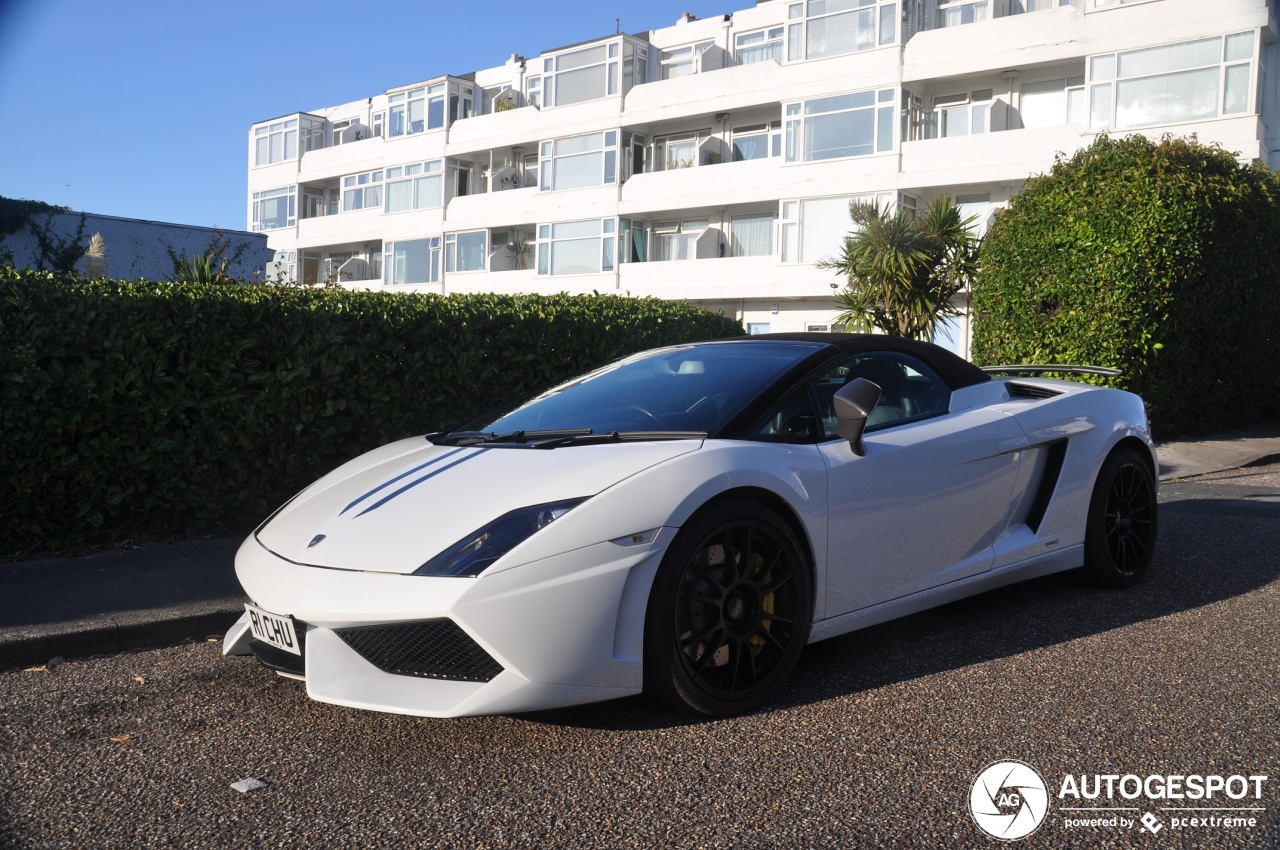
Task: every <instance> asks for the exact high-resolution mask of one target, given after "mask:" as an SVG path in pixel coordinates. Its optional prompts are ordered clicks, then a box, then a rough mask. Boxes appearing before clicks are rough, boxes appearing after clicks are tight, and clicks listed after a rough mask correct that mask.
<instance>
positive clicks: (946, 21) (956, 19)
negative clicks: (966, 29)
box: [935, 0, 991, 27]
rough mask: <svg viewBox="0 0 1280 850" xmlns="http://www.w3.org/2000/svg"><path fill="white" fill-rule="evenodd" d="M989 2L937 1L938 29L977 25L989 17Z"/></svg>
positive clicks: (976, 0) (974, 0)
mask: <svg viewBox="0 0 1280 850" xmlns="http://www.w3.org/2000/svg"><path fill="white" fill-rule="evenodd" d="M990 8H991V6H990V2H989V0H938V15H937V17H936V18H935V20H936V22H937V26H939V27H959V26H964V25H966V24H977V23H981V22H983V21H985V20H986V19H987V18H988V17H989V16H990Z"/></svg>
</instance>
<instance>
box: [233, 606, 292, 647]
mask: <svg viewBox="0 0 1280 850" xmlns="http://www.w3.org/2000/svg"><path fill="white" fill-rule="evenodd" d="M244 610H245V611H247V612H248V613H249V631H251V632H253V636H254V637H255V638H257V639H258V640H260V641H262V642H263V643H269V644H271V645H272V646H274V647H276V648H277V649H283V650H284V651H285V652H292V653H293V654H294V655H301V654H302V650H301V649H300V648H299V646H298V633H297V632H295V631H294V629H293V618H292V617H282V616H280V615H279V614H272V613H271V612H270V611H263V610H262V609H261V608H259V607H258V606H257V605H250V604H249V603H248V602H246V603H245V604H244Z"/></svg>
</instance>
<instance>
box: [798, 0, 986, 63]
mask: <svg viewBox="0 0 1280 850" xmlns="http://www.w3.org/2000/svg"><path fill="white" fill-rule="evenodd" d="M983 1H984V2H985V0H983ZM904 2H905V0H904ZM898 9H899V6H898V2H897V0H803V2H800V3H791V4H789V5H788V6H787V39H786V51H785V52H786V60H787V62H809V61H813V60H817V59H830V58H832V57H835V56H847V55H849V54H850V53H861V52H863V51H865V50H874V49H876V48H878V47H888V46H892V45H896V44H897V43H898V29H899V28H898ZM843 19H848V21H846V20H843ZM863 21H867V22H869V24H870V26H869V29H868V28H866V27H864V26H862V25H861V24H862V22H863ZM848 22H853V23H854V26H853V27H852V28H849V29H848V32H851V33H853V34H854V36H853V38H854V40H853V41H852V42H851V43H850V44H849V45H847V46H846V45H841V44H836V43H830V44H828V43H826V42H824V40H823V36H824V35H826V34H827V33H828V31H829V32H830V33H831V34H832V35H835V34H837V33H838V32H839V28H842V27H846V25H847V23H848ZM860 31H861V32H866V31H869V32H870V33H871V38H870V39H869V40H858V37H857V34H858V33H859V32H860Z"/></svg>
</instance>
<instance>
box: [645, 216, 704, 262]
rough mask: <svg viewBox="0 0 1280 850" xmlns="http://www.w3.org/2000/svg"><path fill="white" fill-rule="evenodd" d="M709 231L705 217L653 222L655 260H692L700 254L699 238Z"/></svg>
mask: <svg viewBox="0 0 1280 850" xmlns="http://www.w3.org/2000/svg"><path fill="white" fill-rule="evenodd" d="M706 232H707V220H706V219H705V218H691V219H686V220H684V221H655V222H654V223H653V240H652V245H653V259H654V260H658V261H661V260H692V259H696V258H697V256H698V240H699V239H700V238H702V234H704V233H706Z"/></svg>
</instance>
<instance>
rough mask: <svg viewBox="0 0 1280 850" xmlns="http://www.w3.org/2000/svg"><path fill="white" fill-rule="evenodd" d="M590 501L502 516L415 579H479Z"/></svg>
mask: <svg viewBox="0 0 1280 850" xmlns="http://www.w3.org/2000/svg"><path fill="white" fill-rule="evenodd" d="M587 498H589V497H585V496H584V497H583V498H581V499H566V500H565V501H563V502H548V503H547V504H545V505H533V506H532V507H528V508H520V509H519V510H514V511H511V512H510V513H507V514H503V515H502V516H500V517H498V518H497V519H495V520H494V521H493V522H491V523H489V524H488V525H486V526H485V527H484V528H481V529H480V530H479V531H476V532H473V533H472V534H468V535H467V536H466V537H464V538H462V539H461V540H459V541H458V542H457V543H455V544H453V545H452V546H450V547H449V548H448V549H445V550H444V551H443V552H441V553H440V554H439V555H436V556H435V557H434V558H432V559H431V560H430V561H427V562H426V563H425V564H423V565H422V566H420V567H418V569H416V570H414V572H413V574H414V575H415V576H478V575H480V573H482V572H484V570H485V569H486V568H487V567H488V566H489V565H490V564H492V563H493V562H494V561H496V560H498V559H499V558H501V557H502V556H503V555H505V554H507V553H508V552H510V551H511V550H512V549H514V548H516V547H517V546H519V545H520V544H521V543H523V542H524V541H526V540H528V539H529V538H530V537H532V536H533V535H534V534H535V533H537V532H538V531H539V530H541V529H543V528H546V527H547V526H548V525H550V524H551V523H553V522H555V521H556V520H558V519H559V518H560V517H562V516H564V515H565V514H567V513H568V512H569V511H571V510H572V509H573V508H576V507H577V506H578V505H580V504H582V503H583V502H585V501H586V500H587Z"/></svg>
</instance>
